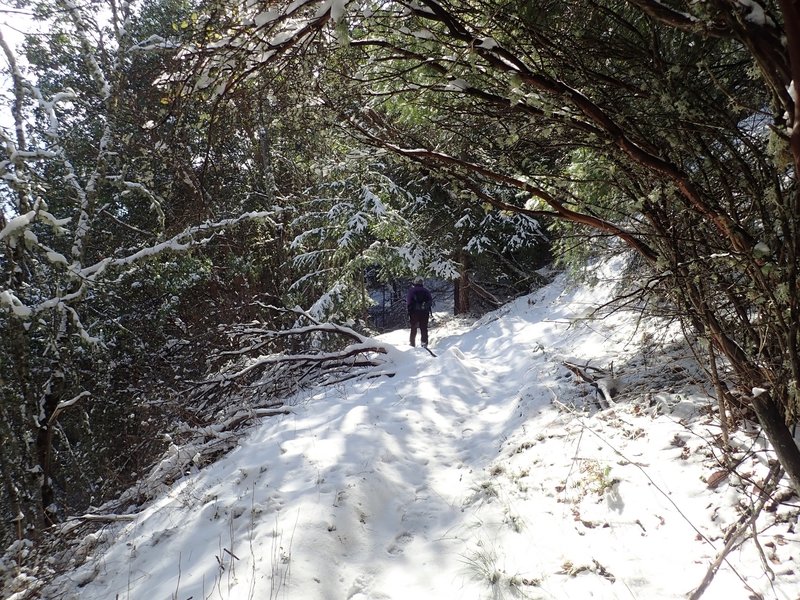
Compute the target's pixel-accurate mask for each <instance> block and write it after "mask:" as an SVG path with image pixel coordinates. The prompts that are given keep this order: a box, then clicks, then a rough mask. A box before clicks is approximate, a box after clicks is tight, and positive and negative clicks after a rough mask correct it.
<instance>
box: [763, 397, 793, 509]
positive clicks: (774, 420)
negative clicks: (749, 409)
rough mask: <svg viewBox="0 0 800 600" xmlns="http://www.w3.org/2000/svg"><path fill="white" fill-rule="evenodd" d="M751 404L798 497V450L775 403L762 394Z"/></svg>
mask: <svg viewBox="0 0 800 600" xmlns="http://www.w3.org/2000/svg"><path fill="white" fill-rule="evenodd" d="M751 404H752V406H753V410H754V411H755V413H756V416H757V417H758V422H759V423H761V427H762V428H763V429H764V433H765V434H766V436H767V439H769V441H770V442H772V447H773V449H774V450H775V454H776V455H777V457H778V460H779V461H780V463H781V466H782V467H783V470H784V471H786V475H787V476H788V477H789V481H791V483H792V487H793V488H794V490H795V493H796V494H797V495H798V496H800V449H798V447H797V443H795V441H794V438H793V437H792V434H791V432H790V431H789V428H788V427H787V426H786V421H785V420H784V418H783V415H782V413H781V411H780V410H779V408H778V404H777V402H776V401H775V400H774V399H773V398H772V396H771V395H770V394H769V393H763V394H760V395H758V396H755V397H754V398H753V400H752V402H751Z"/></svg>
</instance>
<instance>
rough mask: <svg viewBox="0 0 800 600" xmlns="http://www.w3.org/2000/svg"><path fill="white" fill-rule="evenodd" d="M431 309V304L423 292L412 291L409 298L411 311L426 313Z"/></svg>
mask: <svg viewBox="0 0 800 600" xmlns="http://www.w3.org/2000/svg"><path fill="white" fill-rule="evenodd" d="M430 308H431V303H430V301H429V300H428V298H427V297H426V294H425V291H424V290H414V294H413V295H412V296H411V310H414V311H420V312H427V311H428V310H430Z"/></svg>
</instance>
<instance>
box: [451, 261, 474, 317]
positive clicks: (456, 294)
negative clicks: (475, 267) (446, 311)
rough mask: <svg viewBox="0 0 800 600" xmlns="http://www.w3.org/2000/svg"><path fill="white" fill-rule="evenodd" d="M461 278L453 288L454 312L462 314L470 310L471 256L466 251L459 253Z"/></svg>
mask: <svg viewBox="0 0 800 600" xmlns="http://www.w3.org/2000/svg"><path fill="white" fill-rule="evenodd" d="M458 262H459V265H460V266H459V278H458V280H456V282H455V288H454V290H453V314H454V315H461V314H465V313H468V312H469V287H470V286H469V272H468V271H467V269H468V268H469V257H468V256H467V253H466V252H463V251H462V252H460V253H459V255H458Z"/></svg>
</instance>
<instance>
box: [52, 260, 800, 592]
mask: <svg viewBox="0 0 800 600" xmlns="http://www.w3.org/2000/svg"><path fill="white" fill-rule="evenodd" d="M623 265H624V260H623V259H621V258H617V259H614V260H612V261H609V262H608V263H606V264H604V265H601V266H599V267H598V270H597V273H596V274H597V275H598V278H599V280H600V281H601V282H602V283H600V284H599V285H596V286H595V287H593V288H589V287H586V286H573V285H570V284H569V282H568V280H567V279H566V278H565V276H563V275H559V276H558V277H557V278H556V279H555V280H554V281H553V282H552V283H551V284H550V285H548V286H546V287H545V288H542V289H541V290H539V291H537V292H536V293H534V294H532V295H530V296H527V297H524V298H521V299H519V300H517V301H515V302H513V303H511V304H509V305H507V306H505V307H503V308H501V309H500V310H499V311H497V312H495V313H491V314H489V315H486V316H485V317H483V318H482V319H480V320H479V321H478V322H476V323H469V322H467V321H464V320H455V319H450V320H447V318H446V317H445V315H437V323H439V324H438V325H437V326H436V327H434V328H433V329H432V330H431V346H432V348H433V349H434V351H435V352H436V354H437V355H438V356H437V357H435V358H434V357H431V356H429V355H428V354H427V353H425V352H424V351H423V350H422V349H420V348H410V347H408V345H407V336H408V332H407V330H399V331H395V332H392V333H389V334H386V335H383V336H381V337H379V338H378V340H379V341H380V342H382V343H384V344H385V345H387V346H388V350H389V353H388V354H387V361H388V362H387V363H386V364H385V365H383V366H382V367H381V368H382V370H383V371H384V372H391V373H392V374H393V376H392V377H378V378H363V379H360V380H355V381H351V382H349V383H347V384H342V385H338V386H335V387H330V388H324V389H313V390H309V391H307V392H305V393H304V394H302V395H299V396H298V397H296V398H294V399H293V400H292V402H291V412H290V414H287V415H282V416H277V417H272V418H268V419H264V420H263V422H261V423H260V424H259V425H258V426H257V427H254V428H253V429H252V430H251V431H250V432H249V433H248V435H247V436H246V437H244V438H242V439H241V441H240V443H239V445H238V447H237V448H236V449H235V450H233V451H232V452H231V453H230V454H228V455H227V456H225V457H223V458H221V459H220V460H219V461H217V462H216V463H213V464H210V465H206V466H204V467H203V468H198V467H196V466H189V467H187V469H186V475H185V476H184V477H183V478H181V479H180V480H178V481H175V482H174V483H172V484H171V485H166V484H165V485H164V490H163V493H162V494H161V495H160V496H159V497H158V498H157V499H156V500H154V501H153V502H152V503H151V504H149V505H148V506H146V507H145V508H143V509H141V510H140V512H138V513H134V514H131V515H125V517H126V518H131V517H133V520H131V521H124V520H122V518H121V517H122V516H121V515H118V516H117V518H115V519H109V521H111V522H110V523H109V524H107V525H106V527H104V529H103V530H102V531H101V532H100V533H99V534H98V535H97V536H96V537H95V538H93V539H91V540H90V542H91V543H89V542H86V543H85V544H83V545H81V547H80V548H81V552H82V553H84V554H85V553H88V555H89V560H88V561H86V562H85V564H82V565H76V566H75V567H74V568H73V569H70V570H69V572H68V573H67V574H65V575H64V576H62V577H61V578H60V579H59V580H57V581H56V582H55V584H54V585H53V587H52V589H51V590H49V592H50V595H49V596H48V595H47V594H45V597H58V598H62V599H63V600H77V599H78V598H80V599H81V600H94V599H101V598H102V599H107V598H124V599H129V600H134V599H149V598H154V599H161V598H181V599H186V598H195V599H200V598H224V599H231V600H234V599H236V600H238V599H242V600H244V599H249V598H292V599H299V598H302V599H304V600H314V599H320V600H322V599H326V600H327V599H337V600H338V599H343V600H344V599H352V600H367V599H372V600H378V599H382V600H412V599H413V600H418V599H437V600H438V599H458V598H464V599H467V598H469V599H477V598H504V597H507V598H514V597H520V598H556V599H579V600H583V599H586V598H594V599H609V600H610V599H617V598H626V599H627V598H638V599H648V600H652V599H670V598H685V597H686V595H687V593H689V592H691V591H692V590H693V589H695V588H696V587H697V586H698V585H699V584H700V582H701V581H702V580H703V577H704V576H705V574H706V572H707V570H708V569H709V566H710V565H711V564H712V563H713V562H714V561H715V559H716V558H717V556H718V553H719V552H720V550H721V549H722V548H723V546H724V545H725V543H726V535H728V534H730V533H731V532H732V531H733V529H731V528H733V527H736V526H737V523H738V522H739V520H740V518H741V519H742V520H743V521H746V515H747V511H748V509H749V507H750V506H751V503H753V502H755V500H756V499H757V496H756V495H757V493H758V490H757V483H758V482H759V481H761V480H763V478H764V477H765V475H766V473H767V470H768V465H767V461H768V459H770V458H771V457H772V455H771V453H770V452H769V451H768V449H767V445H766V442H765V441H764V439H763V438H762V437H759V436H758V435H757V434H756V430H755V429H754V428H752V427H750V428H742V429H741V430H738V431H736V432H732V436H731V437H732V439H731V443H732V445H733V446H734V447H735V448H737V451H736V456H737V458H739V459H740V460H741V462H740V463H739V465H738V467H737V469H736V473H727V472H724V471H723V470H721V467H720V466H719V462H718V460H719V458H720V457H719V453H718V451H717V450H716V447H715V446H714V444H713V443H712V438H713V437H714V436H716V435H717V434H718V433H719V428H718V426H717V424H716V422H715V420H714V419H713V418H712V417H711V415H712V414H713V410H714V406H715V405H716V403H715V401H713V400H711V399H709V398H708V397H706V396H705V395H704V394H703V393H702V389H701V388H700V387H693V386H692V384H691V382H692V381H694V382H701V381H702V374H701V373H700V372H699V371H698V370H697V369H696V368H695V367H694V366H693V363H692V361H691V360H690V358H691V357H690V354H689V352H688V350H687V349H686V348H685V346H684V345H682V344H681V340H682V338H681V337H680V333H679V331H678V328H677V327H669V326H666V325H664V324H659V323H656V322H647V321H642V320H641V319H639V318H638V315H636V314H631V313H625V312H623V311H618V312H616V313H613V314H610V315H607V316H606V317H605V318H603V319H596V318H594V316H593V314H592V311H593V309H594V308H596V307H598V306H600V305H602V304H604V303H605V302H607V301H608V299H609V298H610V297H611V295H612V293H613V288H614V285H613V284H612V283H609V281H610V280H613V278H614V277H616V276H617V275H618V273H619V272H620V270H621V269H622V267H623ZM667 348H669V350H667ZM564 356H574V357H579V359H580V360H581V361H582V363H581V364H582V365H584V366H585V365H586V364H587V363H589V364H591V365H592V366H594V367H596V368H603V369H609V367H610V365H611V363H612V362H613V364H614V369H613V372H614V376H615V377H616V379H617V385H618V387H619V392H618V393H617V395H616V396H615V397H614V400H615V405H614V406H612V407H610V408H608V409H604V410H598V409H597V408H596V407H595V406H594V401H593V399H594V390H593V389H592V388H590V387H589V386H588V385H587V384H585V383H580V382H578V381H577V380H576V379H575V377H574V376H573V375H572V373H570V371H568V370H567V369H566V368H565V367H564V366H563V364H562V361H563V359H562V358H561V357H564ZM576 360H577V359H576ZM191 452H192V449H191V448H182V449H181V448H178V447H177V446H176V447H174V448H173V449H172V451H171V452H170V453H169V454H168V455H167V456H165V457H164V460H165V461H167V462H169V461H175V460H181V461H184V462H186V463H187V464H189V463H188V460H187V456H188V455H189V454H188V453H191ZM712 482H713V483H712ZM784 483H785V482H784ZM796 522H797V498H796V497H793V498H790V500H789V501H788V502H784V503H783V504H776V506H774V507H773V508H772V509H771V511H766V512H762V513H761V516H760V517H759V520H758V522H757V524H756V526H757V528H758V530H759V532H760V533H759V542H760V546H761V548H762V549H763V550H764V554H765V556H764V558H765V560H766V561H767V563H768V564H769V568H770V569H771V570H772V571H774V574H775V579H774V581H770V578H769V577H768V575H767V571H766V568H765V566H764V565H763V564H762V560H761V557H760V555H759V553H758V549H757V546H756V545H755V544H754V543H753V541H752V540H749V539H748V540H744V541H742V542H741V543H740V544H739V545H737V546H736V547H735V550H734V551H732V552H731V553H730V554H729V555H728V557H727V561H726V562H723V563H722V564H721V566H720V569H719V572H718V573H717V574H716V577H715V578H714V580H713V581H712V583H711V585H710V587H709V588H708V590H707V591H706V594H705V596H704V597H705V598H709V599H715V598H724V599H725V600H739V599H746V598H748V597H752V596H751V593H752V592H751V591H750V590H749V589H748V587H747V586H749V587H750V588H752V590H754V591H755V592H758V593H759V594H761V595H762V596H763V597H764V598H778V599H796V598H797V597H798V593H800V573H799V572H798V569H797V567H796V565H797V561H798V560H800V544H798V541H800V539H799V536H798V534H797V533H796V532H795V527H796ZM746 530H747V532H748V533H749V532H750V528H749V527H747V528H746ZM76 552H77V551H76Z"/></svg>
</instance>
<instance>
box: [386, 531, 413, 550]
mask: <svg viewBox="0 0 800 600" xmlns="http://www.w3.org/2000/svg"><path fill="white" fill-rule="evenodd" d="M413 539H414V536H413V535H411V534H410V533H409V532H407V531H404V532H403V533H401V534H400V535H398V536H397V537H396V538H394V542H392V543H391V544H389V547H388V548H386V551H387V552H388V553H389V554H394V555H397V554H402V553H403V549H404V548H405V546H406V545H407V544H408V543H409V542H410V541H411V540H413Z"/></svg>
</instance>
